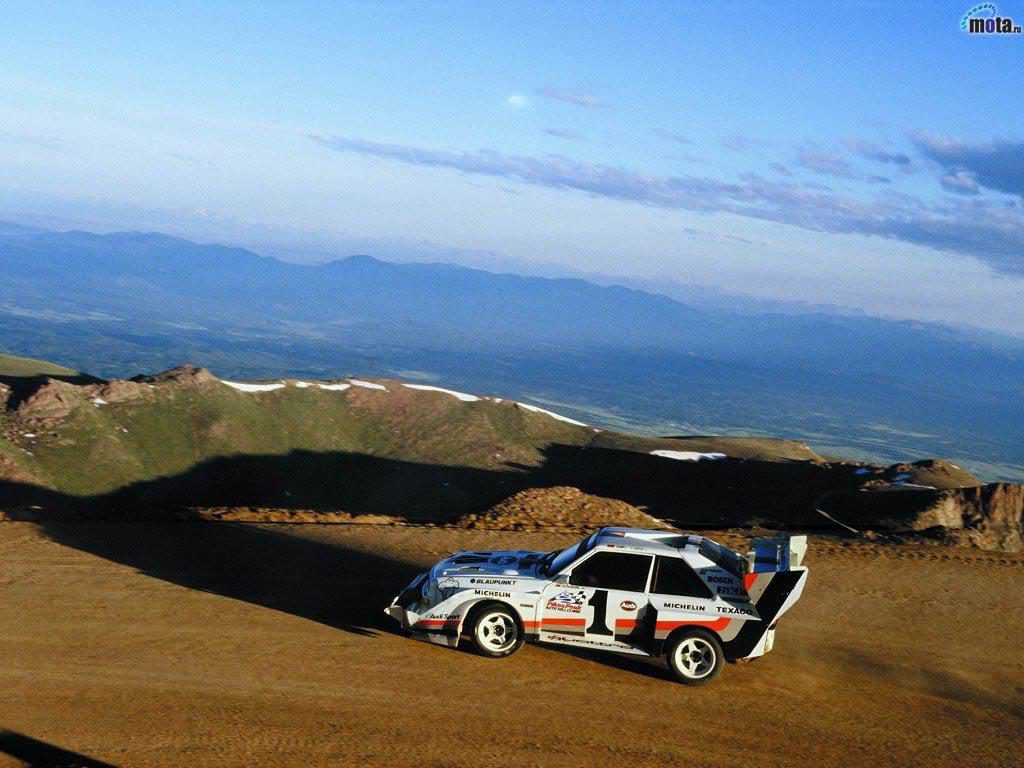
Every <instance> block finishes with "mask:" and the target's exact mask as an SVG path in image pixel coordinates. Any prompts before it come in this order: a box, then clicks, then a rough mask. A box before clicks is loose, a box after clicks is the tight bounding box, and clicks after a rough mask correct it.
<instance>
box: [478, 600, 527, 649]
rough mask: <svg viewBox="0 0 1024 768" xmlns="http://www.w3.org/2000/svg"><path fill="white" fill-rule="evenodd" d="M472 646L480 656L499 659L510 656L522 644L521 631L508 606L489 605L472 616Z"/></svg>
mask: <svg viewBox="0 0 1024 768" xmlns="http://www.w3.org/2000/svg"><path fill="white" fill-rule="evenodd" d="M471 631H472V635H473V646H474V647H475V648H476V650H477V652H478V653H479V654H480V655H482V656H487V657H489V658H492V659H500V658H502V657H504V656H511V655H512V654H513V653H515V652H516V651H518V650H519V647H520V646H521V645H522V644H523V632H522V629H521V628H520V626H519V622H518V621H517V620H516V617H515V616H514V615H513V613H512V610H511V609H510V608H507V607H505V606H504V605H489V606H487V607H485V608H482V609H480V610H479V611H478V612H477V613H476V615H475V616H474V618H473V625H472V630H471Z"/></svg>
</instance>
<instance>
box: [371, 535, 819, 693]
mask: <svg viewBox="0 0 1024 768" xmlns="http://www.w3.org/2000/svg"><path fill="white" fill-rule="evenodd" d="M806 549H807V539H806V537H804V536H786V537H780V538H773V539H754V540H753V541H752V542H751V549H750V551H749V552H748V553H747V554H746V556H742V555H739V554H737V553H735V552H732V551H731V550H729V549H726V548H725V547H723V546H721V545H719V544H716V543H715V542H714V541H712V540H711V539H708V538H705V537H703V536H693V535H687V534H681V533H678V532H670V531H651V530H643V529H638V528H602V529H600V530H598V531H596V532H595V533H593V534H591V535H590V536H588V537H587V538H585V539H583V540H582V541H580V542H578V543H576V544H574V545H572V546H570V547H567V548H566V549H562V550H555V551H553V552H532V551H527V550H517V551H513V552H458V553H456V554H454V555H452V556H451V557H448V558H447V559H445V560H442V561H441V562H439V563H437V564H436V565H435V566H434V567H433V568H431V569H430V570H429V571H427V572H425V573H421V574H420V575H418V576H417V577H416V578H415V579H413V581H412V582H411V583H410V584H409V586H407V587H406V588H405V589H403V590H402V592H401V593H400V594H399V595H398V596H397V597H396V598H395V599H394V601H393V602H392V603H391V605H390V606H388V608H387V609H386V612H387V614H388V615H389V616H391V617H392V618H394V619H396V620H397V621H398V622H399V623H400V624H401V625H402V627H404V628H405V629H407V630H408V631H409V632H410V633H411V634H412V636H413V637H415V638H417V639H420V640H426V641H428V642H431V643H436V644H439V645H446V646H450V647H456V646H457V645H458V644H459V642H460V640H462V639H463V638H464V637H465V638H468V639H469V640H470V641H471V642H472V644H473V645H474V647H475V648H476V650H477V651H478V652H479V653H480V654H482V655H484V656H488V657H492V658H501V657H504V656H510V655H511V654H513V653H515V652H516V651H517V650H519V648H520V647H521V646H522V644H523V642H524V641H525V640H535V641H539V642H542V643H555V644H560V645H572V646H577V647H582V648H589V649H593V650H601V651H612V652H616V653H625V654H635V655H640V656H653V657H659V656H664V657H665V659H666V661H667V664H668V667H669V670H670V671H671V672H672V674H673V675H674V676H675V678H676V679H677V680H679V681H680V682H683V683H686V684H688V685H701V684H703V683H707V682H709V681H711V680H713V679H714V678H715V677H716V676H717V675H718V673H719V672H720V671H721V669H722V666H723V664H724V662H726V661H730V662H736V661H746V660H750V659H754V658H757V657H759V656H762V655H764V654H765V653H767V652H768V651H770V650H771V649H772V645H773V644H774V642H775V628H776V625H777V624H778V621H779V619H780V618H781V617H782V615H783V614H784V613H786V611H788V610H789V609H790V608H792V607H793V605H794V603H796V601H797V600H798V599H799V598H800V595H801V593H802V592H803V588H804V583H805V582H806V581H807V568H806V567H804V566H803V565H802V561H803V558H804V554H805V552H806Z"/></svg>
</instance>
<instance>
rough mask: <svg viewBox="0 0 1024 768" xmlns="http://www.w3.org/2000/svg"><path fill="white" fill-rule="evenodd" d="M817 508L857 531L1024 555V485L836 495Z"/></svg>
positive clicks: (822, 500)
mask: <svg viewBox="0 0 1024 768" xmlns="http://www.w3.org/2000/svg"><path fill="white" fill-rule="evenodd" d="M818 508H819V509H820V510H821V511H822V512H824V513H826V514H827V515H828V516H829V517H831V518H832V519H834V520H836V521H838V522H839V523H842V524H843V525H847V526H850V527H852V528H856V529H858V530H867V529H870V530H875V531H886V532H890V533H897V534H905V533H930V534H936V535H939V536H942V537H945V538H951V539H954V540H956V541H959V542H961V543H964V544H971V545H973V546H976V547H978V548H980V549H989V550H1002V551H1005V552H1021V551H1024V485H1019V484H1014V483H991V484H989V485H979V486H974V487H969V488H952V489H935V490H930V489H916V488H915V489H898V490H897V489H893V490H864V491H852V492H835V493H830V494H827V495H826V496H824V497H822V498H821V499H820V500H819V502H818Z"/></svg>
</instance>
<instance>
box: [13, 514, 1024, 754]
mask: <svg viewBox="0 0 1024 768" xmlns="http://www.w3.org/2000/svg"><path fill="white" fill-rule="evenodd" d="M572 538H573V537H569V536H565V535H542V534H530V535H522V534H510V533H493V532H490V533H489V532H479V531H473V532H470V531H453V530H436V529H423V528H391V527H383V526H291V527H287V526H263V527H260V526H252V525H244V524H230V523H167V524H158V523H135V524H125V523H108V524H97V523H77V524H70V523H60V524H57V523H53V524H42V525H36V524H29V523H5V524H0V730H4V729H6V731H7V733H5V734H3V735H2V736H0V766H3V767H4V768H6V766H8V765H10V766H18V765H24V764H29V765H35V766H37V767H41V766H43V765H46V764H47V761H49V764H50V765H53V764H54V761H55V760H56V759H57V758H61V759H63V760H64V764H68V763H69V762H70V761H69V759H68V758H67V756H66V755H64V756H62V755H60V753H59V752H58V750H68V751H71V752H73V753H76V754H78V755H79V756H84V757H79V758H76V759H77V760H78V761H79V762H80V763H82V764H87V763H83V762H82V760H84V759H85V758H91V759H92V760H95V761H101V762H103V763H107V764H111V765H120V766H318V765H333V766H337V765H355V764H359V765H367V764H386V765H391V766H416V768H424V766H434V765H438V766H461V765H465V766H470V765H472V766H478V765H510V766H513V765H514V766H519V765H523V766H533V765H536V766H559V767H560V768H564V767H566V766H595V765H614V764H621V765H628V766H638V765H668V764H674V765H714V766H730V767H733V766H747V765H749V766H755V765H756V766H761V767H763V766H792V765H867V764H871V765H907V764H928V765H932V766H952V765H957V766H972V765H977V766H994V765H1020V764H1021V761H1022V759H1024V758H1022V754H1024V752H1022V749H1024V656H1022V654H1021V643H1022V640H1021V638H1022V637H1024V597H1022V593H1024V558H1022V557H1021V556H1000V555H996V554H992V553H980V552H977V551H970V550H960V549H944V548H935V547H915V546H909V545H907V546H901V547H889V548H883V547H874V546H869V545H857V546H853V547H844V546H842V545H839V544H836V543H830V542H826V541H813V542H812V546H811V550H810V553H809V556H808V564H809V566H810V567H811V576H810V581H809V584H808V587H807V590H806V592H805V595H804V598H803V600H802V601H801V602H800V603H799V604H798V605H797V607H796V608H795V609H794V610H793V611H792V612H791V613H790V614H789V615H788V616H787V617H786V619H785V620H784V621H783V622H782V623H781V624H780V627H779V632H778V635H777V638H776V650H775V651H773V652H772V653H771V654H770V655H769V656H767V657H765V658H764V659H762V660H759V661H757V662H756V663H753V664H749V665H744V666H729V667H727V668H726V669H725V670H724V672H723V674H722V676H721V677H720V678H719V679H718V680H717V681H715V682H714V683H713V684H712V685H710V686H707V687H704V688H693V689H691V688H686V687H684V686H681V685H678V684H675V683H673V682H671V681H670V680H669V679H668V678H667V676H666V675H665V674H664V673H663V672H662V670H661V668H660V667H659V666H656V665H653V664H650V663H646V662H642V661H635V660H626V659H619V658H617V657H610V656H601V655H593V656H588V655H586V654H574V653H567V652H563V651H558V650H553V649H549V648H544V647H538V646H528V647H526V648H525V649H524V650H523V651H521V652H520V653H519V654H517V655H516V656H514V657H512V658H510V659H506V660H501V661H491V660H486V659H483V658H479V657H476V656H474V655H472V654H470V653H467V652H460V651H452V650H448V649H444V648H439V647H434V646H430V645H427V644H424V643H417V642H414V641H412V640H409V639H406V638H404V637H402V636H400V635H398V634H395V633H394V631H393V628H392V626H391V624H390V620H389V619H387V618H386V617H385V616H384V615H383V613H382V612H381V609H382V607H383V605H384V604H385V603H386V602H387V600H388V599H389V598H390V597H391V595H392V594H393V593H394V592H396V591H397V590H398V588H399V587H401V586H403V585H404V584H405V583H406V581H407V580H408V579H409V578H410V577H411V576H412V575H413V574H414V573H415V572H416V571H417V570H419V569H420V566H422V565H426V564H429V563H431V562H433V561H435V560H436V559H438V558H439V557H440V556H442V555H445V554H447V553H449V552H451V551H453V550H456V549H461V548H483V547H488V548H492V547H507V548H513V547H523V546H525V547H535V548H553V547H555V546H560V545H563V544H566V543H568V541H569V540H571V539H572ZM55 756H56V757H55Z"/></svg>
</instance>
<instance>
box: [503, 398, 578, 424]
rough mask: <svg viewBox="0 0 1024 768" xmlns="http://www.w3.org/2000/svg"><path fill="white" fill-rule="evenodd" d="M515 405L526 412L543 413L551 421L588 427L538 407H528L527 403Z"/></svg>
mask: <svg viewBox="0 0 1024 768" xmlns="http://www.w3.org/2000/svg"><path fill="white" fill-rule="evenodd" d="M517 405H518V406H520V407H521V408H525V409H526V410H528V411H533V412H534V413H543V414H545V415H547V416H550V417H551V418H552V419H558V420H559V421H564V422H565V423H566V424H574V425H575V426H577V427H586V426H589V425H588V424H584V423H583V422H582V421H576V419H570V418H569V417H568V416H563V415H562V414H560V413H555V412H554V411H549V410H546V409H544V408H540V407H538V406H536V405H528V404H527V403H517Z"/></svg>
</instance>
